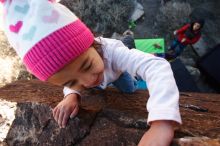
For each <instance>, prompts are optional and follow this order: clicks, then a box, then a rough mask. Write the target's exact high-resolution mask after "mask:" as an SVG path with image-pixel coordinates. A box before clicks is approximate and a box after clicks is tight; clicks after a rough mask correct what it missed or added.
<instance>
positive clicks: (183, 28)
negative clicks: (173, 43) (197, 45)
mask: <svg viewBox="0 0 220 146" xmlns="http://www.w3.org/2000/svg"><path fill="white" fill-rule="evenodd" d="M189 27H190V24H186V25H184V26H183V27H181V28H180V29H178V30H177V34H180V33H184V32H185V31H186V30H187V29H188V28H189Z"/></svg>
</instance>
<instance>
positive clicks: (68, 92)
mask: <svg viewBox="0 0 220 146" xmlns="http://www.w3.org/2000/svg"><path fill="white" fill-rule="evenodd" d="M63 94H64V98H65V97H66V96H67V95H69V94H77V95H79V96H80V97H81V94H80V92H79V91H76V90H73V89H70V88H67V87H64V89H63Z"/></svg>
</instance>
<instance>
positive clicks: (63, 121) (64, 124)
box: [62, 113, 69, 128]
mask: <svg viewBox="0 0 220 146" xmlns="http://www.w3.org/2000/svg"><path fill="white" fill-rule="evenodd" d="M68 119H69V113H65V114H64V116H63V120H62V128H65V127H66V123H67V121H68Z"/></svg>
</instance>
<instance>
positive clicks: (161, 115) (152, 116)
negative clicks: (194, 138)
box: [147, 109, 182, 125]
mask: <svg viewBox="0 0 220 146" xmlns="http://www.w3.org/2000/svg"><path fill="white" fill-rule="evenodd" d="M158 120H170V121H175V122H177V123H179V124H182V120H181V116H180V112H179V110H177V109H160V110H152V111H150V112H149V114H148V120H147V123H148V124H149V125H150V123H151V122H153V121H158Z"/></svg>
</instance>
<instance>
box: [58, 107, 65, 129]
mask: <svg viewBox="0 0 220 146" xmlns="http://www.w3.org/2000/svg"><path fill="white" fill-rule="evenodd" d="M63 116H64V109H63V107H61V109H60V114H59V117H58V124H59V126H60V127H61V126H62V121H63Z"/></svg>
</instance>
